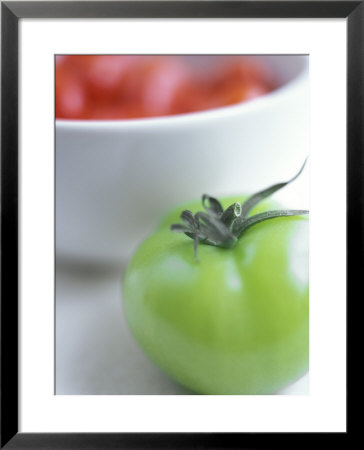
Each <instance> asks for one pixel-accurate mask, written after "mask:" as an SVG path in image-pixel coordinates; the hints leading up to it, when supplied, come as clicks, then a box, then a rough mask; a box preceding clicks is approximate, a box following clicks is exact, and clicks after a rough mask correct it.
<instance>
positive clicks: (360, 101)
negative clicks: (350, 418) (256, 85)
mask: <svg viewBox="0 0 364 450" xmlns="http://www.w3.org/2000/svg"><path fill="white" fill-rule="evenodd" d="M1 13H2V17H1V46H2V56H1V64H2V79H1V87H2V99H1V130H2V131H1V405H0V406H1V443H0V445H1V448H9V449H28V448H29V449H30V448H39V449H40V448H52V449H70V448H77V449H83V448H85V449H86V448H87V449H98V448H100V449H101V448H113V449H116V448H143V449H144V448H149V449H151V448H155V449H162V448H163V449H168V448H176V449H182V448H195V449H201V448H257V447H261V446H263V445H264V444H265V445H268V447H271V446H272V442H273V443H276V442H279V443H280V445H284V446H288V445H289V447H290V448H292V446H293V445H294V442H295V441H296V439H297V438H298V436H297V434H295V433H293V434H284V433H274V434H271V433H263V434H260V433H177V434H174V433H172V434H171V433H134V434H133V433H54V434H52V433H51V434H47V433H38V434H37V433H35V434H33V433H19V432H18V412H19V411H18V400H19V396H18V370H19V366H18V332H19V329H18V263H19V257H18V249H19V248H18V200H19V197H18V183H19V181H20V180H19V175H18V53H19V44H18V24H19V20H20V19H22V18H115V17H120V18H346V19H347V55H348V57H347V74H348V84H347V180H348V182H347V286H348V288H347V303H348V299H349V298H350V297H354V294H355V292H356V286H359V280H360V279H361V278H362V273H363V268H364V265H363V229H364V227H363V217H364V214H363V211H364V210H363V204H364V189H363V183H362V174H363V173H364V164H363V162H364V161H363V160H364V156H363V155H364V152H363V148H364V145H363V144H364V133H363V124H364V1H363V0H361V1H196V2H189V1H187V2H184V1H167V2H166V1H159V2H158V1H122V2H107V1H96V2H77V1H75V2H73V1H71V2H61V1H55V2H43V1H42V2H40V1H38V2H21V1H20V2H16V1H14V2H12V1H9V2H1ZM348 349H350V345H348ZM348 375H349V374H348ZM347 430H348V431H349V428H347ZM348 431H347V432H346V433H337V436H336V437H335V439H336V440H339V441H340V440H341V439H345V440H346V439H347V438H348ZM311 437H312V435H311V434H310V433H304V434H302V435H301V436H300V437H299V440H300V441H299V442H300V443H302V444H304V443H306V442H307V440H308V439H309V438H311ZM326 438H327V436H326V435H325V434H323V433H322V434H321V433H315V436H314V439H315V443H317V444H319V442H320V440H321V439H325V440H326ZM326 442H327V441H326Z"/></svg>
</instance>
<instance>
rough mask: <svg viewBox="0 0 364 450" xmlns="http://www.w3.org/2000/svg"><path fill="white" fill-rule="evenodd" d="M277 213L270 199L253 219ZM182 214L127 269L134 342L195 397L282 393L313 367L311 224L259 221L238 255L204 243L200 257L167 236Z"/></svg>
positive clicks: (296, 219) (181, 239)
mask: <svg viewBox="0 0 364 450" xmlns="http://www.w3.org/2000/svg"><path fill="white" fill-rule="evenodd" d="M233 200H236V199H225V200H224V201H222V202H221V203H222V205H223V206H224V207H227V206H228V205H229V204H231V203H232V201H233ZM238 200H239V201H242V200H244V198H240V199H238ZM184 206H185V207H186V206H187V208H189V209H190V210H191V211H192V212H196V211H198V210H199V209H201V208H200V202H196V203H194V204H189V205H184ZM272 206H273V207H274V206H275V204H274V203H273V202H272V201H270V200H265V201H263V202H261V203H260V204H259V205H257V206H256V207H255V208H254V209H253V210H252V214H255V213H259V212H263V211H267V210H269V209H272ZM181 210H182V209H181V207H179V208H177V209H176V210H174V211H172V212H171V213H170V214H168V215H167V216H166V217H165V218H164V220H163V221H162V222H161V224H160V226H159V227H158V229H157V230H156V231H155V232H154V233H153V234H152V235H151V236H150V237H149V238H148V239H147V240H146V241H145V242H143V243H142V245H141V246H140V247H139V248H138V250H137V251H136V253H135V254H134V256H133V258H132V259H131V261H130V263H129V265H128V267H127V270H126V272H125V276H124V281H123V300H124V308H125V313H126V319H127V322H128V324H129V326H130V329H131V331H132V333H133V335H134V337H135V338H136V340H137V341H138V342H139V344H140V346H141V347H142V349H144V351H145V353H146V354H147V355H148V356H149V357H150V358H151V359H152V360H153V361H154V362H155V363H156V364H157V365H158V366H159V367H160V368H162V369H163V370H164V371H165V372H166V373H167V374H169V375H170V377H172V378H173V379H175V380H176V381H178V382H179V383H181V384H182V385H184V386H186V387H187V388H189V389H191V390H192V391H194V392H197V393H201V394H272V393H275V392H276V391H277V390H279V389H280V388H282V387H284V386H285V385H287V384H289V383H290V382H293V381H295V380H296V379H297V378H299V377H300V376H301V375H303V374H304V373H305V372H306V371H307V369H308V356H309V292H308V291H309V284H308V218H307V217H305V216H291V217H279V218H274V219H271V220H267V221H264V222H261V223H258V224H256V225H254V226H253V227H251V228H249V229H248V230H247V231H246V232H245V233H244V234H243V235H242V236H241V238H240V239H239V240H238V242H237V244H236V246H235V247H234V248H231V249H226V248H219V247H214V246H211V245H202V244H200V245H199V246H198V260H196V259H195V258H194V252H193V241H192V240H191V239H190V238H189V237H187V236H186V235H184V234H176V233H172V232H171V231H170V225H171V224H172V223H173V222H176V221H177V220H178V218H179V215H180V212H181Z"/></svg>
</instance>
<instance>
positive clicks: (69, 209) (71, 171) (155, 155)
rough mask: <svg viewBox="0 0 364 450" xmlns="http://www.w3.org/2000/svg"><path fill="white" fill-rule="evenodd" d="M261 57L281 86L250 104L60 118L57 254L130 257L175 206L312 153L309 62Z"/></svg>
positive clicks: (259, 178)
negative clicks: (114, 117) (157, 114)
mask: <svg viewBox="0 0 364 450" xmlns="http://www.w3.org/2000/svg"><path fill="white" fill-rule="evenodd" d="M262 58H265V59H267V60H268V62H269V64H271V65H272V67H273V70H274V71H275V73H276V74H277V76H278V79H279V80H280V85H281V86H280V87H279V88H278V89H276V90H275V91H273V92H271V93H269V94H267V95H264V96H262V97H259V98H257V99H254V100H252V101H249V102H245V103H241V104H238V105H234V106H229V107H223V108H219V109H215V110H210V111H202V112H197V113H191V114H184V115H179V116H168V117H161V118H153V119H138V120H128V121H119V120H118V121H72V120H57V121H56V252H57V257H58V258H66V259H77V260H87V261H96V262H108V263H110V262H111V263H114V262H116V263H119V262H123V261H125V260H127V259H128V258H129V257H130V255H131V254H132V252H133V251H134V249H135V248H136V246H137V245H138V244H139V242H141V240H142V239H143V238H144V237H146V235H147V234H148V233H150V232H151V231H152V230H153V228H154V227H155V226H156V224H157V223H158V220H159V218H160V216H161V215H162V214H163V213H164V212H165V211H166V210H168V209H169V208H172V207H174V206H176V205H178V204H179V203H181V202H186V201H189V200H192V199H197V198H200V197H201V195H202V194H203V193H207V194H209V195H213V196H221V195H230V194H234V193H240V194H241V193H246V192H250V191H251V190H254V189H260V188H263V187H266V186H267V185H269V184H271V183H275V182H278V181H282V180H283V181H284V180H285V179H288V178H289V177H290V176H292V174H294V173H295V172H296V171H297V168H299V167H300V165H301V164H302V161H303V160H304V158H305V156H306V155H307V154H308V136H309V114H308V100H309V94H308V60H307V57H305V56H265V57H262Z"/></svg>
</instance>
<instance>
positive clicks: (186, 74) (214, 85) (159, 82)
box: [56, 55, 273, 120]
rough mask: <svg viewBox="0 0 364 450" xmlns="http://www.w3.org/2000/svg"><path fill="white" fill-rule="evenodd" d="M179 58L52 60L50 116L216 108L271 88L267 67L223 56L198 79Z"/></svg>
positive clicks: (157, 113)
mask: <svg viewBox="0 0 364 450" xmlns="http://www.w3.org/2000/svg"><path fill="white" fill-rule="evenodd" d="M187 61H188V60H186V59H184V58H182V57H179V56H136V55H66V56H62V55H61V56H57V57H56V117H58V118H69V119H94V120H97V119H101V120H103V119H105V120H107V119H135V118H144V117H154V116H166V115H171V114H183V113H189V112H194V111H201V110H207V109H212V108H218V107H221V106H226V105H231V104H235V103H239V102H242V101H245V100H249V99H252V98H255V97H257V96H260V95H263V94H265V93H267V92H269V91H270V90H271V89H272V86H273V85H272V76H271V73H270V70H269V68H267V67H266V66H265V65H263V64H261V63H257V62H256V61H255V60H254V61H253V60H252V59H251V58H241V57H239V58H226V57H223V59H222V60H221V61H222V63H221V67H218V68H217V69H216V70H214V71H211V70H210V71H209V72H208V73H205V75H203V76H202V75H201V73H200V72H197V71H196V69H195V68H194V67H193V66H192V65H191V66H190V65H188V64H187Z"/></svg>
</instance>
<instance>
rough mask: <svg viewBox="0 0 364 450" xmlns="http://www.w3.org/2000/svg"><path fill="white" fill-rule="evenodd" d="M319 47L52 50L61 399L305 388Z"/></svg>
mask: <svg viewBox="0 0 364 450" xmlns="http://www.w3.org/2000/svg"><path fill="white" fill-rule="evenodd" d="M308 70H309V57H308V56H307V55H236V54H234V55H233V54H231V55H229V54H224V55H177V54H174V55H137V54H132V55H114V54H109V55H107V54H103V55H101V54H88V55H85V54H79V55H78V54H74V55H68V54H62V55H61V54H59V55H56V56H55V214H56V216H55V219H56V222H55V243H56V262H57V265H56V305H55V306H56V314H55V325H56V345H55V353H56V354H55V361H56V364H55V381H56V383H55V393H56V394H58V395H69V394H75V395H78V394H85V395H86V394H87V395H97V394H104V395H127V394H134V395H135V394H141V395H148V394H151V395H153V394H154V395H179V394H181V395H198V394H202V395H293V394H295V395H297V394H301V395H307V394H308V393H309V390H308V369H309V367H308V361H309V277H308V273H309V251H308V250H309V241H308V231H309V203H308V177H309V158H308V156H309V143H308V140H309V81H308Z"/></svg>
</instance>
